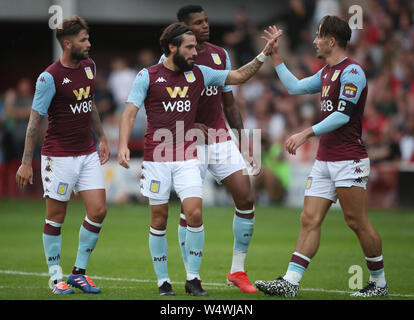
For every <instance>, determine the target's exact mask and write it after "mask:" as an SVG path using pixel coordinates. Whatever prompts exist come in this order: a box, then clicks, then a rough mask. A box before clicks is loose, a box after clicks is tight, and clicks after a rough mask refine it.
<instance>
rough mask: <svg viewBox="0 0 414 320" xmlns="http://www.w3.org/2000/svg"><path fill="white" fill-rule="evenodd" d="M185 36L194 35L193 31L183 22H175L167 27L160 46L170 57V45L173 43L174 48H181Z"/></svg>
mask: <svg viewBox="0 0 414 320" xmlns="http://www.w3.org/2000/svg"><path fill="white" fill-rule="evenodd" d="M183 34H192V35H193V34H194V33H193V32H192V31H191V29H190V28H189V27H188V26H187V25H186V24H184V23H182V22H174V23H172V24H170V25H169V26H167V27H166V28H165V29H164V31H163V32H162V34H161V37H160V46H161V50H162V52H163V53H164V54H165V55H166V56H168V55H169V54H170V48H169V47H168V45H169V44H170V43H171V44H173V45H174V46H177V47H179V46H180V45H181V43H182V42H183Z"/></svg>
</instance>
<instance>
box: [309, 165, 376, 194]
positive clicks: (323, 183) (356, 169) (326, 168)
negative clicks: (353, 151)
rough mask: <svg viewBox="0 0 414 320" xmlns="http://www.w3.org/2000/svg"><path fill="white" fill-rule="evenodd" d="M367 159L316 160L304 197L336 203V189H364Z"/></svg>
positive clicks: (366, 175) (367, 173) (366, 176)
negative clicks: (354, 187) (355, 187)
mask: <svg viewBox="0 0 414 320" xmlns="http://www.w3.org/2000/svg"><path fill="white" fill-rule="evenodd" d="M369 170H370V164H369V158H364V159H360V160H345V161H319V160H316V161H315V163H314V165H313V168H312V171H311V173H310V175H309V177H308V180H307V182H306V187H305V196H315V197H321V198H326V199H329V200H331V201H332V202H336V200H337V199H338V196H337V192H336V188H338V187H352V186H357V187H361V188H364V189H366V186H367V182H368V176H369Z"/></svg>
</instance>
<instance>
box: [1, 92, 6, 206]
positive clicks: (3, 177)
mask: <svg viewBox="0 0 414 320" xmlns="http://www.w3.org/2000/svg"><path fill="white" fill-rule="evenodd" d="M3 113H4V106H3V101H2V99H0V198H3V197H4V196H5V195H6V190H7V184H6V164H5V162H4V156H3V138H4V128H3V126H4V124H3V122H4V119H3V117H4V115H3Z"/></svg>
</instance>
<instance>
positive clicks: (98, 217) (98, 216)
mask: <svg viewBox="0 0 414 320" xmlns="http://www.w3.org/2000/svg"><path fill="white" fill-rule="evenodd" d="M106 213H107V209H106V206H105V205H102V206H99V207H97V208H95V209H94V210H93V212H91V213H89V214H88V216H89V219H91V220H92V221H93V222H96V223H102V222H103V221H104V219H105V217H106Z"/></svg>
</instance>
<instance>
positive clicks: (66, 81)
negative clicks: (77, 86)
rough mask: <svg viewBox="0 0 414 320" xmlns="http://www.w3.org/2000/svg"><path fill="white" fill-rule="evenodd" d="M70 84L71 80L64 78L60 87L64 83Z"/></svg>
mask: <svg viewBox="0 0 414 320" xmlns="http://www.w3.org/2000/svg"><path fill="white" fill-rule="evenodd" d="M70 82H72V80H70V79H69V78H66V77H65V78H63V81H62V85H64V84H66V83H70Z"/></svg>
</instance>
